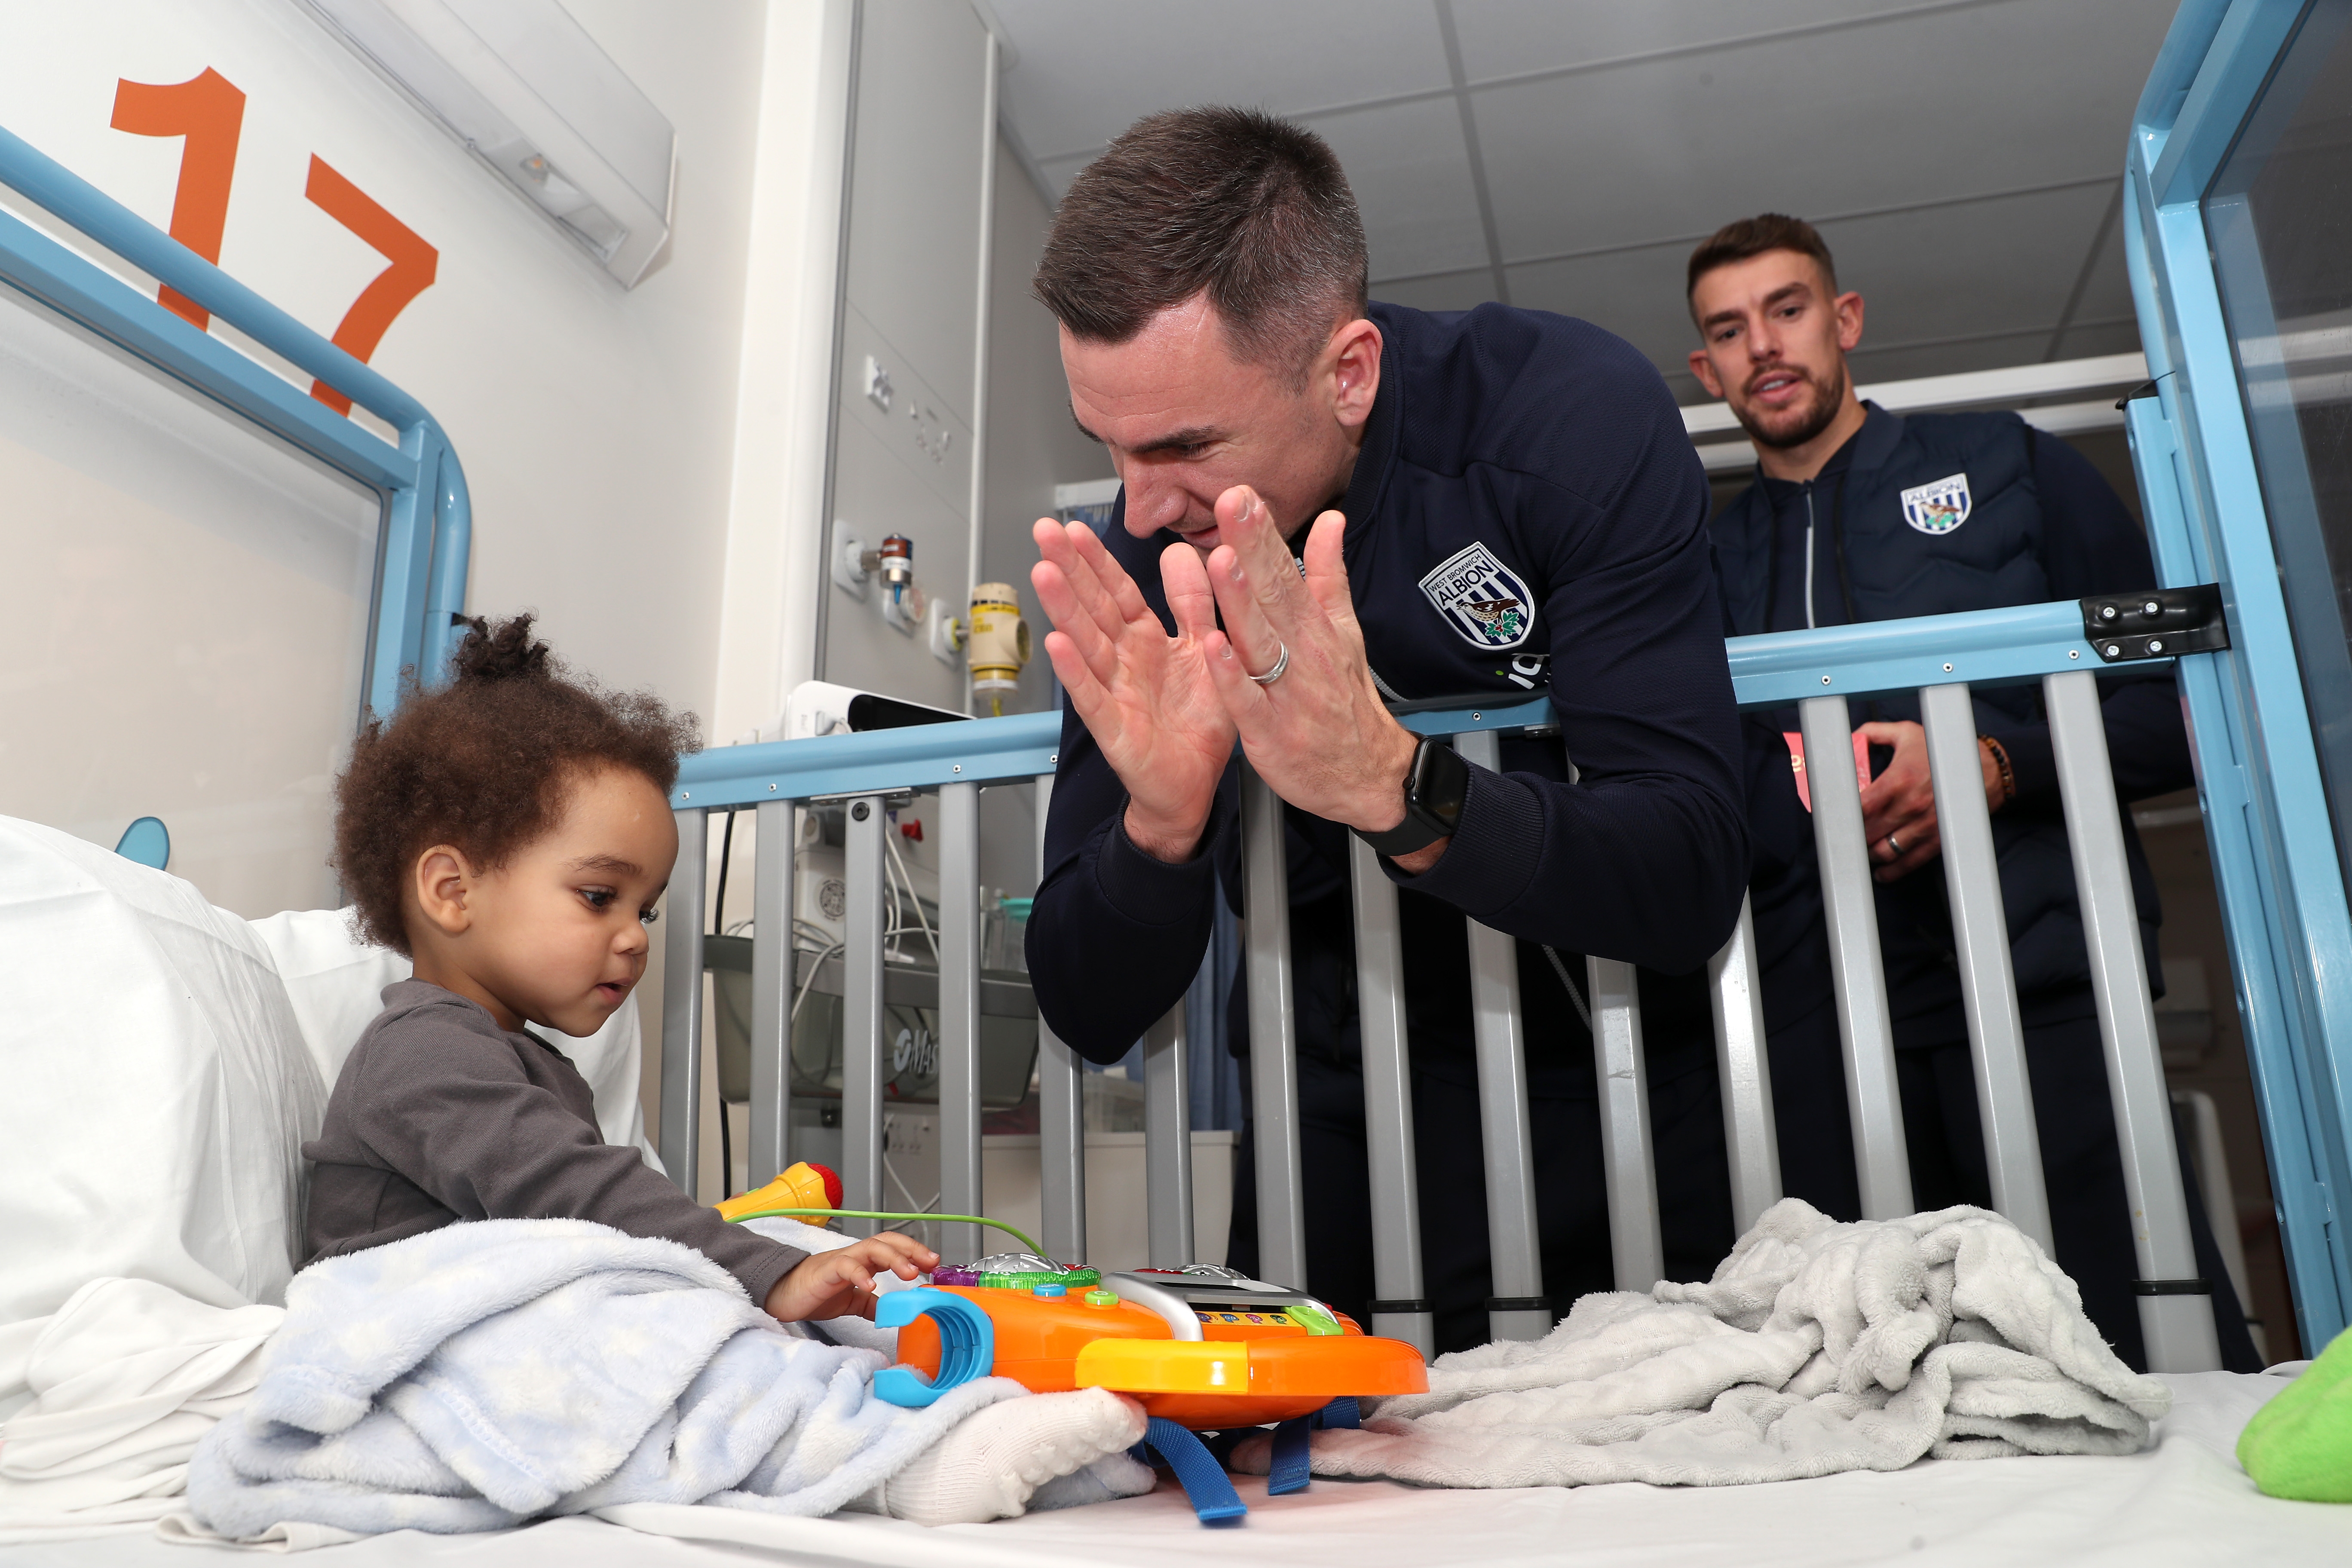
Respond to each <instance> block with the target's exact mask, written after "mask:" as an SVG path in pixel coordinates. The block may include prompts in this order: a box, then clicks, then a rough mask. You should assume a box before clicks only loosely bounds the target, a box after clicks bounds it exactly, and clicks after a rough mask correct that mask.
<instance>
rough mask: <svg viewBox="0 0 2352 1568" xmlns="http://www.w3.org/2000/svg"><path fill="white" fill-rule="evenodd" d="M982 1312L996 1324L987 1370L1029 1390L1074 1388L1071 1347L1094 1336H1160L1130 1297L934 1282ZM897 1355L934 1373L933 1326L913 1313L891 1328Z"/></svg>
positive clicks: (1151, 1315)
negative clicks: (1095, 1301)
mask: <svg viewBox="0 0 2352 1568" xmlns="http://www.w3.org/2000/svg"><path fill="white" fill-rule="evenodd" d="M932 1289H936V1290H944V1291H946V1292H947V1293H948V1294H949V1295H950V1296H961V1297H962V1298H963V1299H964V1300H967V1301H971V1302H972V1303H973V1304H974V1305H976V1306H978V1307H979V1308H980V1310H982V1311H984V1312H986V1313H987V1314H988V1319H989V1321H990V1322H991V1323H992V1324H993V1325H994V1327H995V1329H996V1363H995V1365H994V1366H993V1367H992V1368H991V1369H990V1371H991V1373H992V1375H993V1376H997V1377H1009V1378H1011V1379H1012V1380H1013V1382H1015V1383H1017V1384H1021V1385H1022V1386H1023V1387H1024V1388H1026V1389H1028V1390H1029V1391H1030V1392H1031V1393H1033V1394H1066V1393H1067V1392H1069V1391H1070V1390H1071V1389H1074V1388H1076V1387H1077V1386H1078V1383H1077V1374H1076V1366H1077V1360H1078V1352H1080V1351H1082V1350H1084V1349H1085V1348H1086V1347H1087V1345H1088V1344H1089V1343H1091V1342H1094V1341H1096V1340H1103V1339H1119V1340H1164V1339H1166V1338H1167V1337H1168V1325H1167V1324H1166V1323H1165V1322H1162V1321H1160V1314H1159V1313H1157V1312H1154V1311H1152V1310H1150V1308H1147V1307H1139V1306H1137V1305H1136V1304H1135V1303H1134V1302H1132V1301H1120V1302H1118V1303H1116V1304H1115V1305H1112V1306H1108V1307H1089V1306H1087V1304H1086V1302H1085V1300H1084V1299H1083V1298H1082V1297H1078V1296H1064V1297H1062V1298H1060V1299H1058V1300H1043V1299H1041V1298H1039V1297H1035V1296H1031V1295H1028V1294H1026V1293H1025V1292H1023V1291H1019V1290H992V1289H988V1288H987V1287H985V1286H979V1285H935V1286H933V1287H932ZM898 1359H899V1360H900V1361H901V1362H903V1363H906V1364H907V1365H908V1366H911V1367H913V1368H914V1369H915V1370H916V1371H917V1372H919V1373H923V1374H924V1375H925V1376H927V1377H929V1376H936V1375H937V1374H938V1373H939V1370H940V1331H939V1330H938V1329H937V1328H936V1327H934V1326H933V1324H932V1322H931V1321H930V1320H929V1318H918V1319H916V1320H915V1321H913V1322H911V1323H908V1325H907V1326H906V1327H905V1328H903V1329H900V1330H899V1331H898Z"/></svg>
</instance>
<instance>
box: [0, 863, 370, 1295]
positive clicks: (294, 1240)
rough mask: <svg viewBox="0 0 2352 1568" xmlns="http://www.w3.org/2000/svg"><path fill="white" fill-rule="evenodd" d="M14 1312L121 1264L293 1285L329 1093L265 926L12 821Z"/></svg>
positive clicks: (6, 1130)
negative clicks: (304, 1153) (308, 1165)
mask: <svg viewBox="0 0 2352 1568" xmlns="http://www.w3.org/2000/svg"><path fill="white" fill-rule="evenodd" d="M0 1085H5V1091H0V1324H7V1323H14V1322H18V1321H23V1320H25V1319H27V1318H37V1317H45V1316H47V1315H48V1314H49V1313H52V1312H55V1311H57V1310H58V1309H59V1308H60V1307H62V1306H63V1305H64V1304H65V1301H66V1299H67V1298H68V1297H69V1296H71V1295H72V1294H73V1293H74V1291H75V1290H76V1289H79V1288H80V1287H81V1286H82V1285H84V1284H86V1283H87V1282H89V1280H91V1279H97V1278H99V1277H100V1276H105V1275H119V1276H123V1277H127V1278H131V1279H151V1280H153V1281H154V1282H156V1283H157V1284H160V1285H167V1286H169V1287H171V1288H172V1289H175V1290H178V1291H180V1292H181V1293H182V1294H183V1295H185V1296H188V1297H191V1298H193V1299H194V1300H198V1301H202V1302H205V1303H206V1304H208V1305H211V1306H215V1307H238V1306H243V1305H245V1304H247V1303H248V1302H256V1301H263V1302H272V1303H275V1302H279V1301H282V1300H284V1299H285V1292H286V1282H287V1280H288V1279H289V1278H290V1277H291V1276H292V1273H293V1268H294V1265H295V1263H296V1262H297V1261H299V1258H298V1257H297V1254H298V1253H299V1249H300V1247H301V1216H302V1187H303V1184H302V1172H303V1167H302V1158H301V1142H302V1140H303V1139H304V1138H305V1137H307V1136H309V1135H310V1133H311V1132H312V1131H315V1130H316V1128H317V1127H318V1125H319V1121H320V1116H321V1115H322V1113H323V1112H324V1110H325V1105H326V1088H325V1085H324V1083H323V1082H322V1081H321V1080H320V1075H319V1073H318V1071H317V1069H316V1068H314V1067H313V1066H312V1064H311V1059H310V1053H309V1052H308V1051H306V1050H305V1049H304V1048H303V1044H302V1037H301V1032H300V1029H299V1026H298V1025H297V1023H296V1021H295V1016H294V1011H293V1008H292V1007H291V1005H289V1002H288V999H287V994H286V989H285V987H284V986H283V985H282V984H279V982H278V977H277V973H276V972H275V970H274V968H273V967H272V965H271V963H270V958H269V953H268V950H267V949H266V948H265V947H264V946H263V945H262V943H261V942H260V940H259V939H258V938H257V936H256V935H255V934H254V932H253V930H252V928H251V927H250V926H249V925H248V924H247V922H246V921H242V920H239V919H238V918H237V917H236V916H235V915H233V914H230V913H228V912H227V911H226V910H216V909H214V908H213V907H212V906H211V905H210V904H208V903H206V902H205V898H204V896H203V895H202V894H201V893H199V892H197V891H196V889H194V887H192V886H190V885H189V884H188V883H186V882H184V881H182V880H181V879H178V878H176V877H172V876H167V875H166V874H164V873H163V872H161V871H154V870H150V869H149V868H146V867H144V866H140V865H137V864H134V863H133V862H131V861H129V860H126V859H124V858H121V856H119V855H116V854H114V853H113V852H112V851H110V850H108V849H104V848H101V847H99V846H97V845H94V844H89V843H85V842H84V841H83V840H81V839H79V838H76V837H72V836H71V835H69V834H66V833H61V832H58V830H57V829H55V828H50V827H43V826H38V825H37V824H35V823H30V822H22V821H18V820H16V819H15V818H11V817H0Z"/></svg>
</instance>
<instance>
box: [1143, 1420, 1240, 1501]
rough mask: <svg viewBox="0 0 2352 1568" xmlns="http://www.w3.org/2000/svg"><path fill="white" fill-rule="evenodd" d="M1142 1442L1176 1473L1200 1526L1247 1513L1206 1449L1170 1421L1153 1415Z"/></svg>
mask: <svg viewBox="0 0 2352 1568" xmlns="http://www.w3.org/2000/svg"><path fill="white" fill-rule="evenodd" d="M1143 1440H1144V1442H1145V1443H1146V1444H1148V1445H1150V1447H1151V1449H1152V1451H1153V1452H1155V1453H1157V1454H1158V1455H1159V1456H1160V1458H1161V1459H1163V1460H1164V1461H1166V1463H1167V1466H1168V1468H1170V1469H1171V1470H1173V1471H1175V1472H1176V1479H1177V1480H1179V1481H1181V1483H1183V1487H1184V1495H1185V1496H1186V1497H1188V1498H1190V1499H1192V1511H1193V1512H1194V1513H1196V1514H1198V1515H1200V1518H1201V1522H1202V1524H1223V1523H1224V1522H1226V1521H1229V1520H1236V1519H1239V1518H1241V1517H1242V1516H1243V1515H1244V1514H1245V1513H1247V1512H1249V1507H1248V1505H1247V1504H1245V1503H1244V1502H1243V1501H1242V1500H1241V1494H1240V1493H1239V1492H1236V1491H1234V1483H1233V1482H1232V1481H1231V1480H1229V1479H1226V1477H1225V1471H1224V1467H1223V1466H1222V1465H1220V1464H1218V1463H1217V1461H1216V1457H1215V1456H1214V1455H1213V1454H1211V1453H1210V1452H1209V1448H1208V1445H1207V1444H1205V1443H1203V1442H1202V1441H1201V1439H1200V1438H1199V1437H1197V1436H1194V1435H1193V1434H1192V1432H1190V1431H1188V1430H1186V1429H1185V1428H1184V1427H1181V1426H1177V1425H1176V1423H1174V1422H1173V1421H1169V1420H1164V1419H1162V1418H1161V1417H1160V1416H1157V1415H1154V1416H1153V1417H1152V1418H1151V1425H1150V1426H1148V1427H1146V1428H1145V1429H1144V1433H1143Z"/></svg>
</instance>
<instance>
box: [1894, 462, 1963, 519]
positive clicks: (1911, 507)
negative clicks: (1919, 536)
mask: <svg viewBox="0 0 2352 1568" xmlns="http://www.w3.org/2000/svg"><path fill="white" fill-rule="evenodd" d="M1968 520H1969V476H1968V475H1966V474H1965V473H1960V474H1953V475H1950V476H1948V478H1945V479H1937V481H1936V482H1935V483H1934V484H1932V485H1920V486H1918V487H1917V488H1916V489H1907V490H1905V491H1904V492H1903V521H1906V522H1907V523H1909V524H1910V525H1911V526H1912V527H1914V528H1916V529H1917V530H1918V531H1920V532H1922V533H1949V532H1951V531H1952V530H1954V529H1956V528H1958V527H1959V526H1960V524H1962V523H1964V522H1966V521H1968Z"/></svg>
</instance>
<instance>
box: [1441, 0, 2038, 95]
mask: <svg viewBox="0 0 2352 1568" xmlns="http://www.w3.org/2000/svg"><path fill="white" fill-rule="evenodd" d="M1962 3H1963V4H1968V5H1983V4H1986V3H1987V0H1962ZM2010 3H2011V4H2014V3H2015V0H2010ZM1916 5H1917V0H1677V3H1675V4H1672V5H1660V4H1656V3H1654V0H1653V3H1652V4H1648V5H1626V4H1625V3H1624V0H1454V29H1455V32H1456V34H1457V36H1458V37H1460V38H1461V40H1462V68H1463V70H1464V71H1465V73H1466V74H1467V76H1468V78H1469V79H1470V80H1472V81H1474V82H1476V81H1484V80H1486V79H1490V78H1494V77H1500V76H1518V75H1522V74H1524V73H1526V72H1528V71H1538V70H1557V69H1559V68H1563V67H1566V68H1576V67H1590V66H1591V65H1593V64H1595V63H1598V62H1605V61H1609V60H1615V59H1622V58H1624V57H1626V56H1628V55H1641V54H1653V53H1656V52H1658V51H1660V50H1663V49H1681V48H1689V47H1693V46H1694V45H1699V46H1704V45H1707V44H1719V43H1721V42H1723V41H1725V40H1728V39H1735V38H1743V37H1754V36H1755V35H1757V34H1759V33H1774V32H1780V31H1784V30H1786V29H1789V28H1792V27H1806V28H1810V27H1819V26H1823V25H1830V26H1836V25H1839V24H1844V25H1848V26H1851V25H1852V24H1853V22H1854V21H1855V19H1857V18H1861V19H1864V21H1865V23H1866V21H1867V19H1868V18H1871V17H1874V16H1884V15H1885V13H1887V12H1890V11H1892V12H1906V11H1911V10H1914V9H1916Z"/></svg>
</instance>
